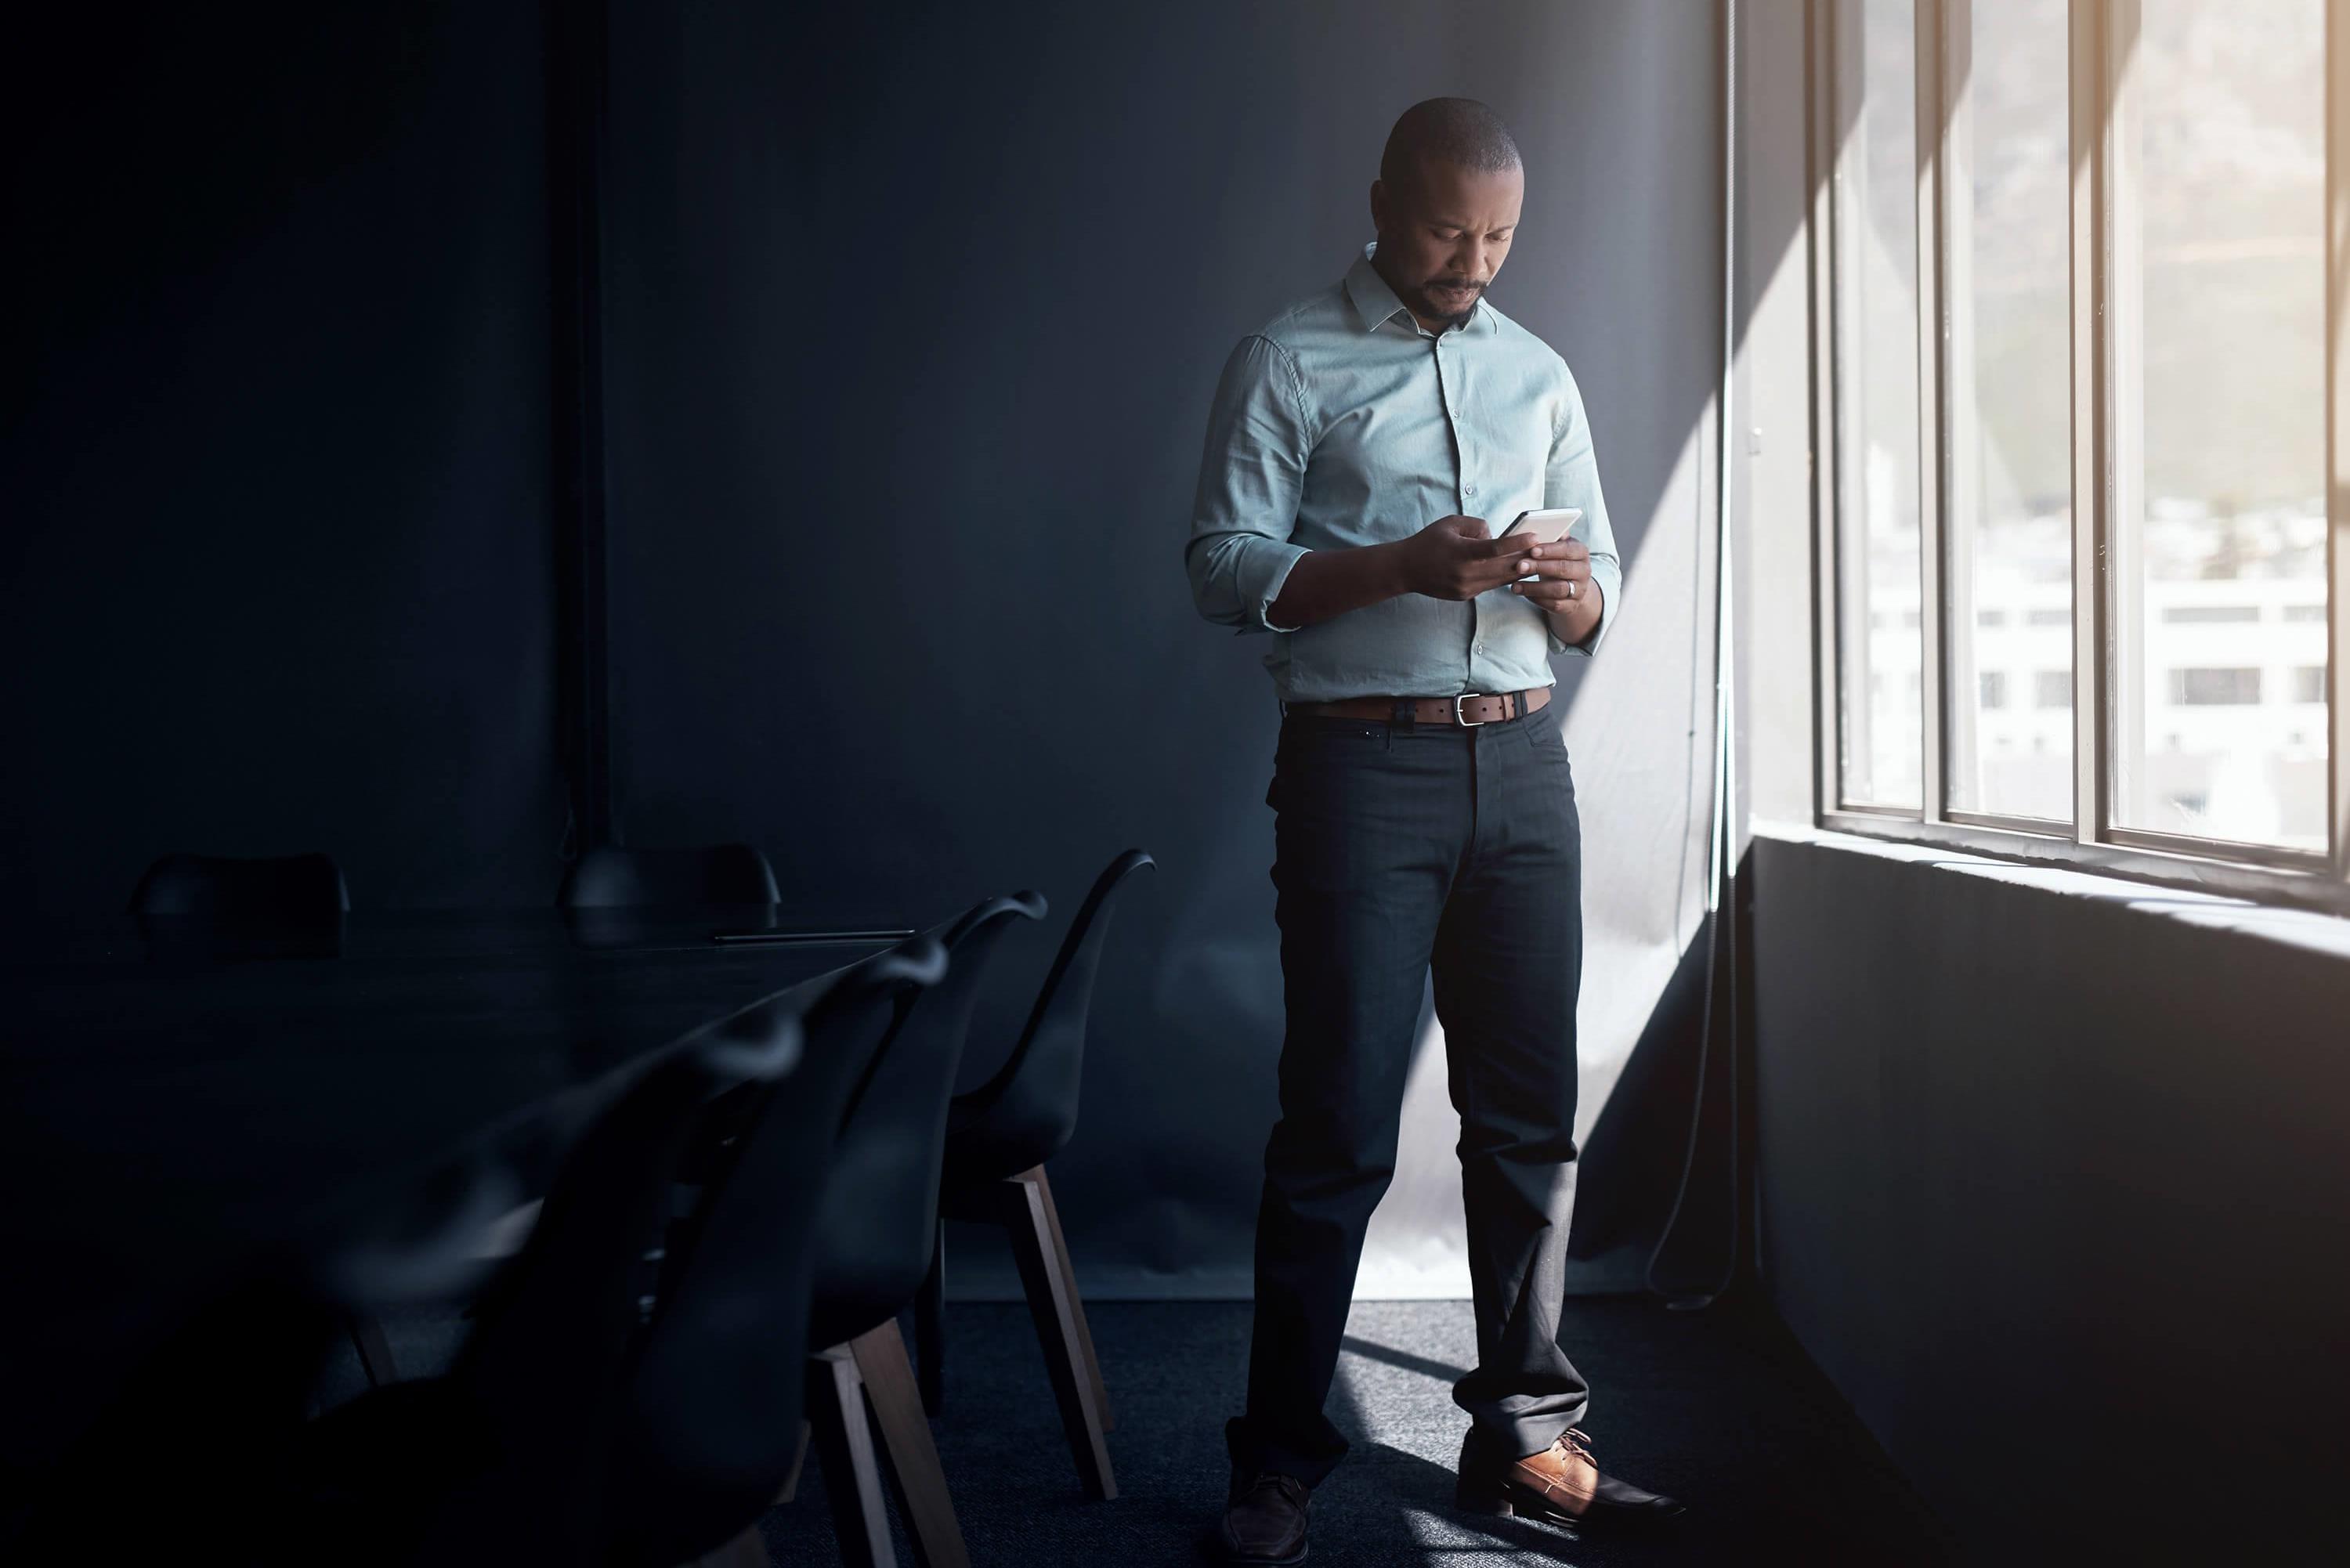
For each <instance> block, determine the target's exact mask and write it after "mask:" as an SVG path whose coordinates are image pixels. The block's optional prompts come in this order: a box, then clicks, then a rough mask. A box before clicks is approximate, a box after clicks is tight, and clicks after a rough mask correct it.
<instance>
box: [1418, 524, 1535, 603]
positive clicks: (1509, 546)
mask: <svg viewBox="0 0 2350 1568" xmlns="http://www.w3.org/2000/svg"><path fill="white" fill-rule="evenodd" d="M1393 547H1394V549H1395V552H1396V571H1397V576H1398V580H1399V581H1400V582H1401V583H1402V585H1403V590H1404V592H1406V593H1411V594H1426V595H1427V596H1428V597H1430V598H1432V599H1473V598H1475V597H1477V596H1478V595H1479V594H1482V593H1484V592H1485V591H1486V590H1488V589H1489V588H1498V587H1501V586H1502V585H1503V583H1507V582H1513V581H1514V580H1516V579H1517V578H1519V577H1522V576H1525V574H1526V561H1527V558H1528V557H1529V556H1532V555H1533V554H1534V552H1535V551H1537V550H1539V549H1541V548H1542V546H1541V545H1537V544H1535V543H1534V537H1533V535H1524V534H1521V535H1516V536H1514V537H1512V538H1507V539H1496V538H1494V537H1493V536H1492V530H1491V529H1489V528H1487V527H1486V526H1485V520H1484V519H1483V518H1482V517H1462V516H1461V515H1459V514H1454V515H1453V516H1451V517H1439V518H1438V519H1437V520H1436V521H1435V522H1433V523H1430V524H1429V525H1428V526H1427V527H1425V528H1422V529H1421V530H1420V531H1419V533H1417V534H1414V535H1412V536H1411V537H1410V538H1409V539H1399V540H1398V541H1396V543H1395V545H1394V546H1393Z"/></svg>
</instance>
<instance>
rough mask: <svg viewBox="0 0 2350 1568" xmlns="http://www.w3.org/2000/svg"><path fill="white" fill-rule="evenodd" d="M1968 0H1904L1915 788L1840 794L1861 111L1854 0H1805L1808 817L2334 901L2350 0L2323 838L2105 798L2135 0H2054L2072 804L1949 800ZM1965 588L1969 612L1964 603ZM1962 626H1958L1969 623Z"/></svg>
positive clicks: (2330, 12)
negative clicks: (1910, 228) (1956, 325)
mask: <svg viewBox="0 0 2350 1568" xmlns="http://www.w3.org/2000/svg"><path fill="white" fill-rule="evenodd" d="M1975 3H1976V0H1913V4H1914V5H1915V6H1916V21H1915V30H1916V40H1917V71H1918V75H1917V84H1918V90H1917V94H1916V97H1917V112H1918V137H1917V152H1918V203H1917V222H1918V294H1917V299H1918V379H1919V387H1918V399H1919V404H1918V424H1919V431H1920V440H1921V443H1924V450H1921V452H1919V465H1918V472H1919V490H1920V496H1919V518H1918V528H1919V540H1918V561H1919V578H1920V581H1919V590H1920V597H1919V604H1920V609H1921V616H1922V622H1923V624H1922V626H1921V628H1920V632H1919V636H1920V639H1921V640H1920V648H1919V663H1920V670H1921V685H1920V696H1921V701H1922V703H1923V708H1924V711H1923V712H1922V713H1921V715H1920V717H1921V720H1922V722H1921V723H1920V725H1919V730H1920V733H1921V736H1922V750H1923V755H1922V756H1921V758H1920V774H1919V784H1920V793H1921V796H1922V802H1921V805H1920V806H1919V807H1918V808H1917V809H1910V808H1906V807H1894V806H1878V805H1853V804H1847V803H1846V802H1845V800H1844V799H1843V787H1844V780H1843V774H1842V767H1841V751H1842V747H1841V740H1842V734H1841V726H1842V724H1843V722H1844V720H1843V711H1842V704H1841V697H1842V692H1841V687H1840V671H1841V659H1842V648H1841V643H1842V638H1841V634H1840V628H1841V627H1842V625H1843V619H1842V618H1843V614H1844V607H1843V606H1842V605H1841V604H1840V603H1839V598H1838V587H1839V571H1838V549H1839V545H1840V541H1841V538H1842V536H1843V535H1842V534H1841V532H1840V529H1839V526H1838V524H1839V521H1840V509H1841V507H1842V505H1843V504H1844V503H1845V502H1846V498H1847V496H1848V493H1849V489H1848V480H1847V477H1846V464H1845V462H1843V461H1842V456H1843V453H1842V452H1841V450H1840V447H1841V444H1842V443H1841V441H1840V439H1839V438H1841V437H1843V436H1844V435H1845V434H1846V431H1847V429H1848V425H1847V422H1846V421H1849V420H1850V419H1851V418H1852V413H1851V410H1850V409H1849V408H1848V407H1847V406H1846V393H1847V388H1846V386H1845V385H1844V378H1843V377H1842V376H1841V375H1839V374H1838V373H1837V372H1838V370H1839V369H1841V367H1842V366H1843V365H1844V364H1845V361H1846V358H1848V357H1849V356H1850V354H1851V353H1852V351H1853V350H1852V346H1851V345H1850V344H1848V343H1846V342H1843V341H1841V332H1842V327H1843V319H1842V311H1843V308H1844V304H1843V296H1842V294H1841V292H1840V290H1839V288H1838V277H1837V275H1838V272H1839V270H1840V269H1841V268H1843V267H1846V266H1848V265H1852V258H1850V257H1849V256H1847V255H1846V247H1847V246H1848V245H1849V244H1850V243H1851V241H1850V237H1849V235H1848V234H1846V231H1845V230H1844V229H1842V228H1841V227H1840V226H1839V225H1840V224H1842V223H1844V222H1845V221H1846V215H1845V213H1843V211H1842V210H1841V207H1840V204H1839V202H1838V200H1837V194H1838V192H1839V191H1840V190H1841V189H1843V188H1845V187H1846V185H1847V183H1848V182H1847V180H1846V171H1847V169H1848V167H1849V161H1850V159H1851V158H1852V157H1853V156H1854V155H1855V149H1854V147H1853V142H1854V141H1855V140H1857V139H1856V138H1840V137H1839V135H1838V127H1839V125H1845V126H1851V125H1856V124H1857V123H1858V118H1857V113H1858V109H1859V105H1858V103H1857V95H1858V93H1859V91H1860V84H1859V83H1858V82H1856V81H1845V80H1843V79H1841V78H1840V74H1839V72H1838V71H1837V69H1836V67H1837V63H1838V57H1839V54H1840V47H1839V36H1840V35H1841V34H1842V33H1843V32H1844V30H1845V29H1846V28H1849V27H1851V26H1853V24H1854V21H1855V19H1856V17H1857V16H1858V15H1859V12H1860V5H1861V0H1807V4H1806V5H1805V7H1804V26H1805V29H1806V38H1805V46H1806V47H1805V55H1806V59H1807V64H1808V70H1807V77H1808V84H1807V88H1808V90H1807V99H1808V103H1807V113H1806V125H1807V129H1808V140H1809V149H1808V151H1809V158H1810V163H1811V179H1810V182H1809V189H1810V192H1811V207H1810V211H1809V213H1807V215H1806V216H1807V222H1806V231H1807V232H1806V251H1807V258H1808V262H1809V265H1810V270H1811V278H1810V288H1811V295H1810V298H1811V306H1812V313H1811V314H1812V321H1811V332H1812V343H1811V359H1812V370H1813V377H1812V383H1813V397H1812V408H1811V410H1810V412H1811V423H1812V437H1813V451H1814V464H1813V487H1812V489H1813V493H1812V504H1813V514H1814V515H1813V541H1812V549H1813V576H1814V626H1813V649H1814V675H1815V685H1814V731H1815V735H1814V739H1815V742H1816V744H1815V747H1814V815H1815V818H1816V820H1817V822H1818V823H1819V825H1820V826H1824V827H1828V828H1833V829H1836V830H1839V831H1844V832H1850V833H1856V834H1861V835H1865V836H1871V837H1879V838H1888V839H1896V840H1902V841H1907V842H1913V843H1926V844H1933V845H1941V846H1949V847H1951V848H1954V849H1960V850H1965V851H1968V852H1970V853H1979V854H1988V855H1992V856H1997V857H2006V858H2011V859H2020V860H2023V861H2027V862H2035V863H2044V864H2049V865H2062V866H2070V867H2078V868H2083V869H2091V870H2096V871H2103V872H2110V873H2114V874H2117V875H2122V876H2128V877H2139V878H2142V879H2147V880H2152V881H2157V882H2163V883H2168V884H2171V885H2185V886H2190V887H2196V888H2206V889H2210V890H2212V891H2219V892H2225V893H2230V894H2235V895H2241V896H2246V897H2251V898H2258V899H2261V900H2262V901H2267V902H2282V903H2293V904H2305V905H2312V906H2315V907H2319V908H2324V909H2329V910H2333V911H2336V912H2341V911H2350V672H2345V670H2344V653H2345V649H2350V387H2346V386H2345V377H2350V330H2345V329H2350V0H2322V3H2323V5H2324V28H2325V47H2324V78H2325V109H2324V114H2325V122H2324V123H2325V130H2324V139H2325V208H2326V213H2325V216H2326V224H2325V235H2326V237H2325V255H2324V283H2325V301H2326V303H2325V329H2324V356H2325V365H2324V386H2325V410H2324V429H2325V458H2324V462H2325V494H2326V528H2325V538H2326V559H2325V568H2324V572H2325V582H2326V590H2327V591H2326V603H2325V617H2324V619H2325V623H2326V655H2325V657H2326V665H2325V668H2326V670H2327V674H2326V677H2325V691H2326V701H2327V708H2326V718H2325V732H2326V739H2327V748H2326V790H2325V795H2326V826H2327V847H2326V848H2325V849H2324V851H2322V852H2320V851H2310V850H2296V849H2292V848H2287V847H2283V846H2267V845H2256V844H2240V843H2235V842H2231V841H2227V840H2220V839H2205V838H2197V837H2192V836H2186V835H2180V834H2171V833H2163V832H2157V831H2151V830H2147V829H2143V828H2131V827H2126V826H2122V825H2121V824H2120V823H2118V822H2117V821H2116V803H2115V799H2114V794H2115V783H2116V766H2115V763H2116V754H2117V747H2118V743H2119V739H2120V737H2119V732H2118V730H2117V727H2116V726H2117V724H2118V722H2120V716H2121V715H2122V714H2123V713H2124V712H2125V711H2127V692H2128V691H2130V690H2134V688H2129V687H2128V686H2127V684H2126V682H2127V680H2129V679H2138V680H2144V679H2158V678H2161V677H2160V676H2159V675H2158V673H2157V672H2150V671H2147V670H2144V669H2143V668H2142V666H2143V658H2144V656H2143V652H2142V650H2139V651H2134V652H2130V653H2129V654H2128V658H2129V659H2135V660H2137V668H2136V669H2135V673H2133V668H2132V667H2130V666H2128V665H2127V664H2126V662H2125V659H2124V657H2123V656H2124V653H2125V650H2131V649H2138V648H2139V645H2138V644H2137V642H2135V641H2134V640H2133V639H2130V638H2128V637H2127V636H2126V635H2125V632H2126V627H2125V618H2126V615H2127V614H2128V613H2129V611H2130V604H2129V602H2128V601H2127V599H2126V594H2127V593H2128V592H2129V591H2131V590H2132V589H2133V588H2134V587H2135V585H2130V584H2126V583H2125V582H2124V580H2123V578H2124V576H2125V574H2126V571H2127V570H2128V569H2129V568H2128V566H2127V565H2126V563H2119V564H2117V563H2116V556H2115V553H2114V546H2115V545H2116V544H2117V543H2120V541H2117V540H2116V537H2115V529H2114V527H2113V520H2114V519H2115V518H2116V517H2118V516H2125V515H2128V511H2127V507H2128V505H2129V503H2130V500H2131V497H2130V494H2129V493H2128V487H2129V486H2132V485H2135V484H2136V483H2138V478H2137V473H2138V471H2137V463H2136V455H2137V454H2136V452H2135V449H2134V444H2133V443H2134V442H2135V441H2137V439H2138V435H2139V431H2140V429H2141V424H2140V421H2139V419H2138V417H2137V409H2136V408H2135V407H2134V406H2133V405H2132V404H2130V403H2126V402H2125V401H2124V400H2125V399H2128V400H2136V399H2137V398H2139V397H2140V396H2141V392H2140V388H2141V385H2142V382H2141V380H2140V378H2139V373H2138V371H2139V355H2140V353H2141V351H2142V337H2141V334H2140V330H2139V325H2138V324H2139V317H2138V313H2137V289H2136V279H2137V266H2136V258H2135V255H2134V254H2131V253H2129V252H2126V251H2125V250H2124V249H2123V248H2122V247H2123V245H2124V244H2129V245H2132V246H2134V245H2135V244H2136V243H2137V241H2136V235H2137V224H2136V223H2135V222H2134V214H2133V213H2132V212H2131V211H2130V208H2129V205H2128V203H2129V202H2131V201H2132V200H2133V199H2134V192H2133V179H2132V175H2131V171H2127V170H2118V169H2117V165H2118V162H2119V159H2120V157H2121V154H2122V152H2123V150H2124V149H2125V148H2126V145H2127V140H2126V137H2125V136H2124V135H2123V134H2122V131H2123V130H2126V125H2127V117H2128V116H2130V115H2131V114H2133V113H2134V112H2135V111H2136V109H2137V102H2136V84H2135V83H2134V82H2133V80H2132V79H2131V78H2130V76H2129V74H2128V72H2127V71H2126V68H2125V67H2126V65H2127V63H2128V61H2129V59H2130V57H2131V47H2132V43H2133V41H2134V39H2135V37H2136V34H2137V26H2138V19H2139V3H2138V0H2069V5H2068V11H2069V16H2068V26H2067V36H2068V49H2067V53H2068V67H2067V73H2066V76H2067V80H2068V82H2069V91H2068V99H2069V101H2068V104H2067V119H2068V121H2069V124H2070V127H2071V137H2070V140H2071V146H2070V149H2069V156H2070V161H2071V230H2072V232H2071V235H2070V241H2069V244H2068V247H2067V249H2068V253H2069V259H2068V263H2067V265H2068V272H2069V281H2068V293H2069V297H2070V301H2071V304H2070V308H2069V310H2068V312H2067V315H2068V326H2067V333H2068V337H2069V339H2070V355H2069V358H2070V362H2071V366H2072V386H2071V397H2070V406H2071V410H2072V418H2071V431H2070V436H2069V439H2070V445H2071V452H2072V462H2071V470H2072V520H2073V593H2072V602H2073V671H2072V674H2073V814H2072V821H2071V822H2069V823H2065V822H2058V821H2054V820H2049V819H2043V818H2026V817H2012V816H2002V815H1992V814H1988V813H1982V812H1972V811H1956V810H1953V809H1951V807H1950V766H1949V762H1950V758H1949V751H1950V737H1951V736H1952V735H1953V734H1955V733H1956V732H1957V731H1956V730H1955V729H1954V725H1955V724H1956V723H1957V722H1958V720H1957V717H1956V713H1955V709H1956V706H1957V704H1958V703H1959V702H1960V701H1965V700H1968V699H1969V698H1970V696H1971V694H1970V693H1958V692H1954V691H1951V690H1950V672H1951V670H1952V669H1953V668H1954V664H1955V661H1954V660H1953V659H1951V658H1950V647H1951V644H1950V637H1951V633H1952V630H1953V627H1954V622H1953V615H1954V614H1955V613H1957V611H1954V609H1953V606H1952V605H1951V603H1950V602H1949V600H1948V598H1947V596H1946V593H1945V591H1944V590H1945V587H1946V585H1948V584H1949V583H1950V581H1951V580H1952V573H1953V561H1952V557H1951V545H1952V529H1951V528H1950V519H1951V517H1952V516H1953V515H1954V514H1955V512H1956V504H1957V502H1958V500H1959V499H1960V498H1959V497H1957V496H1956V495H1955V493H1954V490H1953V486H1954V484H1957V483H1963V478H1962V476H1960V475H1959V474H1958V473H1956V472H1954V469H1955V467H1956V464H1955V463H1954V461H1953V459H1954V455H1955V453H1956V452H1958V451H1960V450H1961V449H1960V448H1959V447H1958V445H1957V444H1956V442H1955V441H1954V440H1953V437H1954V435H1955V434H1957V433H1960V432H1958V431H1955V430H1954V426H1953V421H1954V420H1960V419H1963V418H1964V417H1965V415H1964V412H1963V411H1962V410H1960V409H1959V408H1958V407H1957V401H1958V400H1955V399H1953V398H1951V397H1950V387H1951V378H1952V371H1953V366H1952V363H1951V354H1950V344H1951V339H1950V326H1951V317H1950V311H1951V308H1952V306H1951V301H1952V297H1953V295H1952V289H1951V284H1952V279H1951V278H1950V255H1949V253H1948V251H1947V249H1946V246H1945V244H1944V238H1945V236H1947V235H1948V234H1950V232H1951V229H1950V202H1951V201H1952V200H1953V192H1954V189H1956V188H1958V187H1959V183H1960V182H1959V181H1958V180H1957V179H1956V178H1954V177H1953V172H1952V171H1953V170H1954V168H1955V167H1956V166H1957V161H1958V158H1959V157H1960V156H1962V151H1960V152H1959V153H1956V154H1954V148H1953V136H1954V132H1956V133H1962V132H1963V130H1964V126H1963V121H1962V119H1961V118H1960V117H1961V116H1962V114H1963V105H1954V104H1953V102H1952V99H1953V97H1954V96H1955V95H1954V94H1953V93H1952V91H1951V90H1950V89H1951V81H1950V74H1949V71H1950V62H1952V61H1953V59H1954V58H1960V57H1961V56H1960V54H1959V52H1958V51H1957V50H1955V49H1954V48H1953V47H1951V41H1952V40H1953V39H1954V38H1960V39H1970V38H1971V36H1972V30H1971V26H1970V24H1971V20H1972V6H1973V5H1974V4H1975ZM1957 610H1958V611H1965V612H1966V613H1971V611H1970V609H1968V607H1965V606H1960V607H1957ZM1967 630H1968V634H1969V635H1971V634H1972V631H1973V628H1971V627H1970V628H1967Z"/></svg>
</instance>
